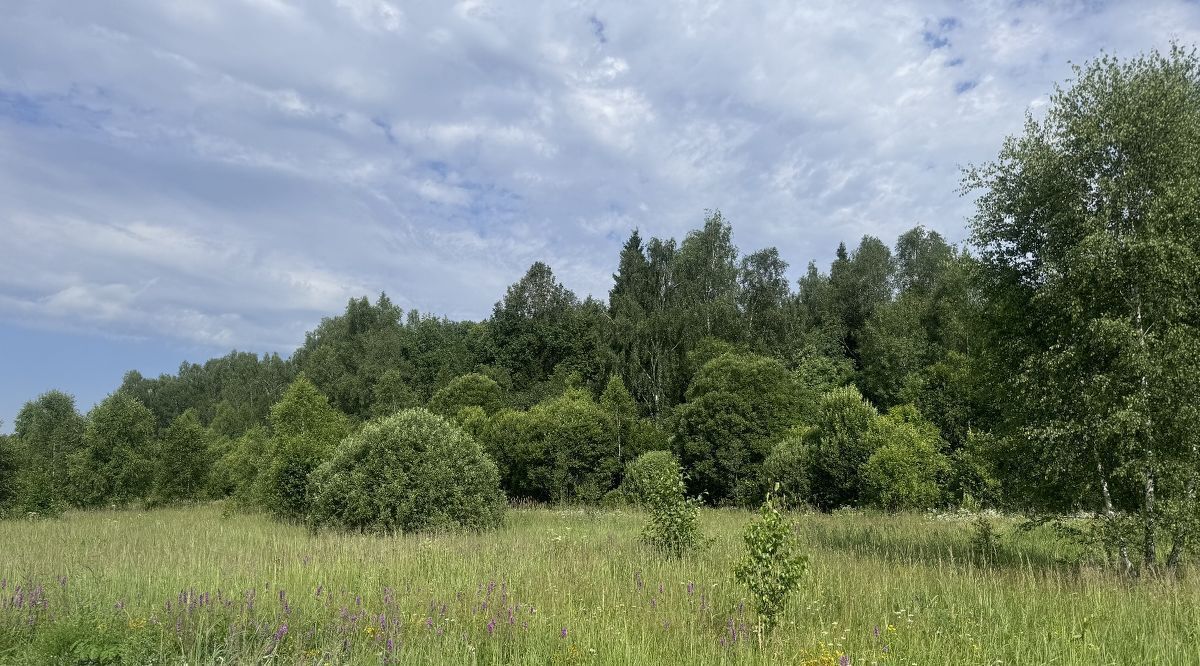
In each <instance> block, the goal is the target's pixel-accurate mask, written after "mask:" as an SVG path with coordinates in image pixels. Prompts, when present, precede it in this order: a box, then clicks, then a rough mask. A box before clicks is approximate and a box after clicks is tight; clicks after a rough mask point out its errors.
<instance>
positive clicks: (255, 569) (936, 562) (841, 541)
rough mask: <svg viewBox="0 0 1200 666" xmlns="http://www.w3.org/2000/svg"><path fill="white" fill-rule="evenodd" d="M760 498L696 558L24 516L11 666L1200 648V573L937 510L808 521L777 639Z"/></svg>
mask: <svg viewBox="0 0 1200 666" xmlns="http://www.w3.org/2000/svg"><path fill="white" fill-rule="evenodd" d="M751 515H752V514H750V513H749V512H743V511H724V510H722V511H717V510H707V511H704V512H703V514H702V516H701V523H702V527H703V530H704V532H705V534H706V535H707V536H709V537H710V538H711V539H712V542H711V543H710V545H709V546H708V547H707V548H706V549H705V550H704V551H703V552H701V553H700V554H698V555H696V556H693V557H690V558H685V559H683V560H679V561H670V560H664V559H662V558H660V557H658V556H656V555H655V554H654V553H653V552H650V551H648V550H646V549H645V548H644V547H643V546H641V545H640V543H639V540H638V536H639V533H640V531H641V528H642V523H643V520H644V518H643V517H642V516H641V515H639V514H637V513H635V512H610V513H602V512H590V511H583V510H553V509H526V510H515V511H511V512H510V513H509V515H508V519H507V524H506V526H505V527H504V528H502V529H501V530H499V531H497V532H493V533H489V534H482V535H444V536H410V537H396V538H390V539H383V538H376V537H364V536H348V535H338V534H328V533H323V534H320V535H316V536H313V535H310V534H309V533H308V532H306V531H305V530H304V529H302V528H298V527H293V526H286V525H279V524H276V523H272V522H270V521H269V520H266V519H265V518H262V517H258V516H244V515H235V516H232V517H228V518H225V517H222V515H221V513H220V509H219V508H217V507H199V508H188V509H172V510H159V511H150V512H144V513H142V512H133V511H128V512H94V513H72V514H68V515H67V516H66V517H64V518H63V519H60V520H45V521H35V522H27V521H8V522H2V523H0V577H3V578H5V579H6V580H5V583H4V585H5V588H6V589H5V590H4V591H3V592H0V663H30V664H44V663H55V662H56V661H58V662H61V663H106V662H111V663H116V662H117V661H118V660H119V659H124V660H125V661H126V662H128V663H150V662H154V663H178V662H187V663H191V664H199V663H219V662H222V661H223V662H224V663H260V662H263V663H288V664H290V663H388V662H389V661H390V663H494V662H508V663H524V664H558V663H581V664H582V663H599V664H612V663H617V664H664V663H665V664H709V663H738V664H741V663H752V664H803V663H813V664H837V663H838V659H839V658H840V657H841V656H842V655H846V656H847V657H848V658H849V660H850V661H849V663H853V664H872V663H879V664H921V665H924V664H996V663H1005V664H1135V663H1137V664H1141V663H1155V664H1195V663H1200V585H1197V584H1196V583H1195V582H1194V581H1192V580H1190V579H1186V578H1185V579H1184V580H1170V581H1167V580H1157V581H1140V582H1136V583H1130V582H1126V581H1123V580H1121V579H1120V578H1118V577H1115V576H1113V575H1111V574H1108V573H1105V572H1103V571H1102V570H1100V569H1099V568H1096V567H1093V566H1090V565H1081V564H1079V562H1080V561H1081V552H1080V551H1079V549H1078V548H1076V547H1073V546H1071V545H1070V544H1068V543H1065V542H1062V541H1059V540H1058V539H1057V538H1056V537H1055V536H1054V535H1053V534H1052V533H1051V532H1050V531H1048V530H1035V531H1032V532H1017V531H1016V530H1015V529H1014V528H1013V523H1012V522H1011V521H1007V520H1003V519H997V520H998V523H999V524H1000V528H999V529H1000V531H1001V532H1002V550H1001V552H1000V553H999V554H998V555H997V556H996V557H994V558H993V559H992V561H991V563H990V564H985V563H982V562H980V561H979V560H978V558H975V557H973V556H972V555H971V547H970V540H971V528H970V523H969V522H968V521H966V520H965V519H964V520H960V519H957V518H954V517H949V518H938V517H932V516H919V515H906V516H881V515H871V514H861V513H836V514H832V515H796V516H793V518H794V519H795V520H796V526H797V533H798V535H799V537H800V541H801V543H802V544H803V547H804V548H805V550H806V552H807V553H808V555H809V557H810V564H809V570H808V573H807V574H806V576H805V578H804V580H803V584H802V587H801V590H800V592H799V593H798V594H796V595H795V597H794V598H793V599H792V600H791V605H790V607H789V609H788V611H787V612H786V614H785V616H784V617H783V620H782V623H781V625H780V627H779V629H778V630H777V631H776V633H775V634H774V635H772V636H771V637H770V638H769V639H767V640H765V641H763V642H762V643H761V644H760V642H759V640H758V638H757V637H756V636H755V635H754V633H753V632H752V630H751V629H752V626H753V624H754V618H753V614H752V612H751V611H750V610H749V609H743V608H744V607H743V604H742V601H743V597H744V591H743V590H742V589H740V588H739V587H738V586H737V585H736V584H735V583H734V582H733V579H732V571H733V568H734V565H735V563H736V561H737V559H738V558H739V557H740V555H741V552H742V542H741V532H742V529H743V527H744V526H745V524H746V522H747V521H748V520H750V518H751ZM639 580H640V581H641V582H640V583H639V582H638V581H639ZM18 585H19V586H21V587H22V592H21V594H22V595H24V599H23V601H22V604H21V606H22V607H20V608H17V607H15V606H14V598H15V596H16V595H17V593H16V591H15V588H16V586H18ZM38 585H40V586H41V587H42V597H43V598H44V599H45V601H44V604H41V603H39V604H37V605H36V606H37V607H36V609H35V610H32V611H31V610H30V605H31V604H30V599H29V595H30V594H31V591H32V590H33V589H34V588H36V587H37V586H38ZM491 585H494V587H492V589H491V591H490V592H489V586H491ZM318 588H320V589H321V594H320V596H317V594H316V592H317V590H318ZM251 590H253V598H254V603H253V607H252V608H251V607H249V604H248V603H247V601H246V600H247V598H248V594H250V591H251ZM388 590H390V592H388ZM281 592H283V594H284V597H283V598H284V599H286V602H287V607H288V612H285V609H284V604H283V603H282V602H281V600H280V599H281V598H280V593H281ZM181 593H184V594H186V595H187V596H185V597H184V598H183V600H182V602H181V596H180V595H181ZM205 593H207V594H209V595H210V597H209V598H208V599H204V600H203V603H201V601H200V599H203V597H201V598H200V599H197V597H198V596H199V595H203V594H205ZM359 597H361V602H360V601H359ZM189 600H194V601H193V603H194V607H192V608H189ZM168 601H170V602H171V608H170V609H169V610H168V608H167V606H166V603H167V602H168ZM226 602H228V607H226ZM485 602H486V603H487V607H486V608H484V607H483V604H484V603H485ZM360 603H361V605H359V604H360ZM443 606H444V607H445V608H444V611H443ZM510 609H513V614H512V622H511V624H510V620H509V610H510ZM343 611H344V612H343ZM381 613H382V614H384V615H385V617H384V629H382V630H381V629H380V628H379V627H380V622H379V616H380V614H381ZM356 615H357V616H359V617H358V618H357V619H351V618H353V616H356ZM491 620H494V621H495V624H494V626H493V629H492V631H491V633H489V630H488V624H489V621H491ZM282 624H286V625H287V632H286V634H284V635H283V638H282V640H281V641H279V643H278V644H276V643H275V641H274V638H273V637H274V636H275V635H276V634H277V632H278V631H279V628H280V626H281V625H282ZM731 624H732V626H733V627H734V630H735V631H736V632H737V637H736V640H734V637H733V635H732V633H731V629H730V626H731ZM876 627H878V628H879V633H878V637H877V636H876V632H875V628H876ZM564 630H565V631H566V637H563V631H564ZM389 638H391V639H392V641H393V649H392V651H391V652H390V653H389V651H388V648H387V640H388V639H389ZM347 648H348V649H347ZM88 658H91V659H92V661H91V662H88V661H87V659H88Z"/></svg>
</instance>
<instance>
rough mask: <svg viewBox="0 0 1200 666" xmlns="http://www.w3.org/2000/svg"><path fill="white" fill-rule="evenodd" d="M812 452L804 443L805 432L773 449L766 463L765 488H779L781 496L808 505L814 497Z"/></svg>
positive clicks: (789, 438) (796, 433)
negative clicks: (812, 487) (812, 496)
mask: <svg viewBox="0 0 1200 666" xmlns="http://www.w3.org/2000/svg"><path fill="white" fill-rule="evenodd" d="M811 468H812V449H811V447H810V446H809V444H808V442H805V441H804V436H803V431H802V429H797V431H796V432H795V433H793V434H791V435H788V436H787V437H784V438H783V440H781V441H780V442H778V443H777V444H775V446H773V447H771V453H770V454H768V455H767V459H766V460H764V461H763V481H764V482H765V483H764V485H765V486H766V487H768V488H770V487H771V486H772V485H775V484H778V485H779V489H780V492H781V493H783V494H784V495H785V496H787V497H790V498H792V499H793V500H794V501H798V502H804V501H807V500H808V499H809V497H810V496H811V492H810V482H809V479H810V476H811V474H812V469H811Z"/></svg>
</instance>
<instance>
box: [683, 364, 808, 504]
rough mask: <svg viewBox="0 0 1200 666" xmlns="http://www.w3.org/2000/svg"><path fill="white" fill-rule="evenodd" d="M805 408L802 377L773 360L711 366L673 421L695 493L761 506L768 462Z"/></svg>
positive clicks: (690, 390)
mask: <svg viewBox="0 0 1200 666" xmlns="http://www.w3.org/2000/svg"><path fill="white" fill-rule="evenodd" d="M807 403H808V392H807V390H806V389H805V387H804V386H803V385H802V384H801V382H800V379H799V377H797V376H796V374H795V373H793V372H790V371H788V369H787V368H786V367H785V366H784V365H783V364H782V363H780V362H779V361H777V360H775V359H773V358H768V357H765V356H758V355H754V354H732V353H727V354H722V355H720V356H717V357H716V358H714V359H712V360H710V361H708V362H707V363H705V364H704V366H703V367H702V368H701V369H700V371H699V372H697V373H696V376H695V377H693V378H692V381H691V383H690V384H689V385H688V389H687V401H686V402H685V403H683V404H682V405H680V406H679V407H678V408H677V410H676V419H675V422H676V430H675V436H676V440H675V441H676V446H677V452H678V453H679V456H680V459H681V460H682V461H683V463H684V464H685V465H686V466H687V468H688V470H689V471H690V473H691V476H690V478H689V481H690V482H691V489H692V491H693V492H702V493H704V494H705V495H707V496H708V498H709V499H710V500H712V501H714V502H718V503H721V502H731V503H737V504H746V503H750V504H753V503H756V502H758V500H759V499H761V498H762V495H763V492H764V491H765V488H761V487H759V486H758V482H759V479H760V477H761V474H762V468H761V466H762V462H763V459H764V458H766V456H767V454H768V453H769V452H770V447H771V444H772V443H774V442H776V441H778V439H779V437H780V436H781V435H782V434H783V433H784V432H786V430H787V429H788V428H789V427H791V426H792V425H794V424H795V423H796V422H797V421H798V420H799V419H800V418H801V417H802V416H803V413H804V406H805V405H806V404H807Z"/></svg>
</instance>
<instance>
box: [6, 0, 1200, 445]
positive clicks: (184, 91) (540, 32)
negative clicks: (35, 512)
mask: <svg viewBox="0 0 1200 666" xmlns="http://www.w3.org/2000/svg"><path fill="white" fill-rule="evenodd" d="M1171 40H1177V41H1179V42H1181V43H1183V44H1193V43H1196V42H1200V4H1197V3H1195V2H1184V1H1183V0H1179V1H1170V2H1168V1H1165V0H1164V1H1162V2H1155V1H1153V0H1149V1H1143V2H1103V1H1098V0H1094V1H1087V0H1079V1H1074V2H1072V1H1068V0H1063V1H1059V2H1045V3H1040V2H1029V1H1008V2H951V1H928V2H894V3H893V2H888V3H884V2H875V1H871V2H865V1H864V2H852V1H845V0H825V1H812V2H810V1H806V2H796V1H795V0H778V1H776V0H739V1H737V2H721V1H719V0H660V1H658V2H623V3H609V2H589V1H583V0H568V1H562V0H560V1H558V2H540V1H537V0H529V1H522V2H491V1H489V0H462V1H460V2H452V1H448V0H435V1H426V2H400V1H399V0H206V1H204V2H196V1H195V0H101V1H97V2H77V1H74V0H4V2H3V3H0V420H3V422H4V425H3V426H0V428H2V429H3V430H4V431H7V430H10V429H11V424H12V419H13V417H14V416H15V414H16V412H17V410H19V408H20V406H21V404H23V403H24V402H25V401H26V400H28V399H31V398H33V397H35V396H36V395H38V394H39V393H41V392H43V391H45V390H48V389H51V388H59V389H62V390H66V391H68V392H71V393H73V394H75V395H76V396H77V397H78V400H79V403H80V407H81V408H83V409H86V408H88V407H89V406H90V405H91V404H93V403H94V402H95V401H97V400H99V399H100V398H102V397H103V396H104V395H105V394H107V393H108V392H109V391H111V390H113V389H114V388H115V387H116V386H117V385H118V384H119V383H120V380H121V376H122V374H123V373H124V372H125V371H126V370H129V369H134V368H136V369H138V370H140V371H141V372H142V373H143V374H146V375H152V376H153V375H157V374H159V373H162V372H171V371H173V370H174V369H175V368H177V367H178V364H179V362H180V361H183V360H191V361H203V360H205V359H207V358H210V357H213V356H218V355H222V354H224V353H226V352H228V351H229V350H231V349H234V348H236V349H240V350H248V351H255V352H268V351H278V352H281V353H283V354H287V353H290V352H291V351H292V350H293V349H295V347H296V346H297V345H298V344H299V343H300V342H302V341H303V337H304V332H305V331H306V330H309V329H311V328H312V327H313V326H314V325H315V324H316V323H317V322H318V321H319V320H320V319H321V317H323V316H328V315H332V314H337V313H338V312H340V311H341V310H342V309H343V308H344V306H345V303H346V300H347V299H348V298H350V297H352V296H361V295H371V296H374V295H377V294H378V293H379V292H381V291H386V292H387V294H388V295H389V297H390V298H392V300H393V301H395V302H396V303H397V304H398V305H400V306H402V307H404V308H405V309H414V308H415V309H419V310H421V311H423V312H432V313H436V314H442V315H446V316H449V317H451V318H455V319H462V318H467V319H480V318H483V317H486V316H487V315H488V313H489V312H490V310H491V306H492V304H493V303H494V302H495V301H496V300H497V299H498V298H499V297H500V296H501V295H502V294H503V291H504V288H505V287H506V286H507V285H508V284H510V283H512V282H514V281H515V280H517V279H519V277H520V276H521V275H522V274H523V273H524V271H525V270H526V268H527V267H528V266H529V264H531V263H532V262H534V261H538V260H542V261H546V262H547V263H549V264H550V265H551V266H552V267H553V269H554V271H555V273H556V275H557V276H558V277H559V278H560V279H561V280H562V281H563V282H564V283H565V284H566V285H567V286H568V287H570V288H571V289H573V290H574V291H575V292H576V293H577V294H579V295H580V296H584V295H587V294H593V295H596V296H599V297H604V296H606V295H607V292H608V289H609V286H610V284H611V274H612V272H613V271H614V269H615V265H616V260H617V252H618V250H619V248H620V245H621V243H622V242H623V241H624V239H625V238H626V237H627V236H628V234H629V232H630V230H631V229H633V228H638V229H640V230H641V232H642V234H643V236H659V237H677V238H681V237H682V236H683V235H684V234H686V233H687V231H688V230H690V229H693V228H696V227H697V226H699V225H700V224H702V222H703V219H704V214H705V210H706V209H713V208H719V209H720V210H721V211H722V212H723V214H724V215H725V217H726V218H727V219H729V220H730V221H731V222H732V223H733V230H734V241H735V243H736V244H737V245H738V246H739V247H740V248H741V249H742V250H743V251H745V252H749V251H753V250H756V249H759V248H762V247H767V246H776V247H778V248H779V250H780V252H781V253H782V255H783V257H784V258H785V259H787V260H788V261H789V262H790V263H791V273H792V275H793V277H798V276H799V274H800V273H801V272H802V271H803V270H804V268H805V266H806V265H807V263H808V262H809V261H810V260H816V261H817V262H818V264H819V265H821V266H822V267H827V266H828V262H829V260H830V259H831V258H832V255H833V252H834V250H835V248H836V247H837V244H838V242H839V241H843V240H844V241H847V242H848V244H850V245H853V244H855V243H856V242H857V240H858V239H859V238H861V237H862V236H863V235H864V234H871V235H875V236H878V237H880V238H882V239H883V240H884V241H885V242H888V243H891V242H893V241H894V240H895V237H896V236H897V235H898V234H899V233H901V232H903V231H904V230H906V229H908V228H911V227H913V226H915V225H917V224H923V225H925V226H927V227H929V228H932V229H934V230H937V231H939V232H941V233H942V234H943V235H945V236H946V237H948V238H949V239H950V240H952V241H956V242H958V241H962V240H963V239H964V238H965V236H966V231H965V229H966V220H967V218H968V216H969V215H970V214H971V206H972V200H971V197H970V196H963V195H962V194H961V193H960V191H959V187H958V185H959V180H960V173H961V172H960V169H961V168H962V167H963V166H965V165H968V164H973V163H980V162H983V161H986V160H988V159H991V158H993V157H994V156H995V155H996V153H997V151H998V150H999V148H1000V145H1001V142H1002V141H1003V139H1004V137H1005V136H1007V135H1011V134H1014V133H1017V132H1019V131H1020V130H1021V127H1022V125H1023V123H1024V120H1025V117H1026V115H1027V114H1032V115H1033V116H1035V117H1036V116H1037V115H1038V113H1039V109H1042V108H1044V106H1045V104H1046V102H1047V99H1048V96H1049V94H1050V93H1051V92H1052V91H1053V87H1054V85H1055V83H1056V82H1064V81H1067V80H1068V79H1069V78H1070V76H1071V69H1070V63H1071V62H1076V63H1082V62H1085V61H1087V60H1088V59H1091V58H1094V57H1096V56H1097V55H1098V54H1100V53H1101V52H1108V53H1112V54H1115V55H1117V56H1121V57H1130V56H1134V55H1137V54H1138V53H1140V52H1144V51H1147V50H1149V49H1154V48H1158V49H1164V48H1166V47H1168V46H1169V44H1170V42H1171Z"/></svg>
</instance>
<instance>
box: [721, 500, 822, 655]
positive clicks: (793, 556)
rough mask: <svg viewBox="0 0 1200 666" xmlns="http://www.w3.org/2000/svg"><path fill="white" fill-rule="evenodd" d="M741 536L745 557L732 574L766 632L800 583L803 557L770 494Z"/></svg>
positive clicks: (787, 524)
mask: <svg viewBox="0 0 1200 666" xmlns="http://www.w3.org/2000/svg"><path fill="white" fill-rule="evenodd" d="M776 491H778V487H777V488H776ZM743 538H744V539H745V542H746V556H745V558H744V559H743V560H742V562H741V564H739V565H738V567H737V570H736V571H735V572H734V575H735V577H736V578H737V580H738V582H739V583H741V584H742V585H745V586H746V587H747V588H749V590H750V597H751V601H752V602H753V604H754V612H755V613H757V614H758V618H759V623H760V625H761V627H762V630H763V633H764V634H769V633H771V630H773V629H774V628H775V625H776V624H778V622H779V614H780V613H782V612H783V609H784V607H785V606H787V601H788V597H790V596H791V594H792V593H793V592H795V591H796V588H797V587H798V586H799V585H800V576H801V575H802V574H803V573H804V569H805V566H806V565H807V560H806V558H805V557H804V555H802V554H800V552H799V549H798V546H797V545H796V539H795V536H794V535H793V534H792V526H791V525H790V524H789V523H788V521H787V520H785V519H784V517H783V514H782V513H780V511H779V509H778V507H776V506H775V500H774V498H773V497H772V496H771V494H770V493H767V499H766V501H765V502H763V505H762V508H760V509H759V515H758V518H757V519H756V520H754V521H753V522H751V523H750V525H749V526H748V527H747V528H746V534H745V536H744V537H743Z"/></svg>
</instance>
